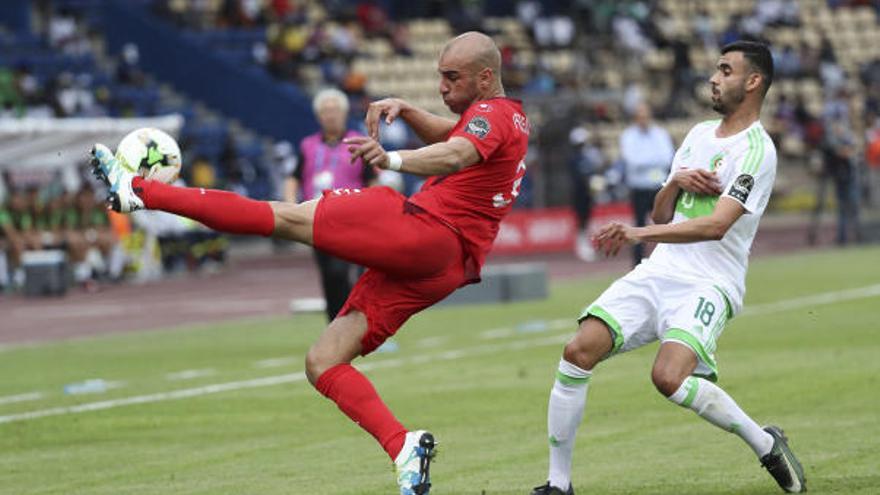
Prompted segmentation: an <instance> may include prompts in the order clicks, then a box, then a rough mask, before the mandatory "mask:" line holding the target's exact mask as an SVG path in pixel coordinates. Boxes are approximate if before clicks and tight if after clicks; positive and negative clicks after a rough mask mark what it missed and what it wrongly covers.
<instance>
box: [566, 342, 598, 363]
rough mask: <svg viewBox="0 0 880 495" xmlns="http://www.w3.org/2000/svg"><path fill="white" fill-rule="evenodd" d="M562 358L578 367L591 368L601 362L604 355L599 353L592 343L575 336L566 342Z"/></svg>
mask: <svg viewBox="0 0 880 495" xmlns="http://www.w3.org/2000/svg"><path fill="white" fill-rule="evenodd" d="M562 358H563V359H565V360H566V361H568V362H569V363H571V364H573V365H575V366H577V367H578V368H581V369H585V370H591V369H593V367H594V366H596V364H598V363H599V360H600V359H601V358H602V356H601V355H597V353H596V352H595V350H594V349H592V347H591V346H590V345H588V344H584V343H583V342H580V341H578V339H577V338H574V339H571V340H570V341H569V342H568V343H567V344H565V349H563V350H562Z"/></svg>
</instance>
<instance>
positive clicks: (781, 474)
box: [761, 426, 807, 493]
mask: <svg viewBox="0 0 880 495" xmlns="http://www.w3.org/2000/svg"><path fill="white" fill-rule="evenodd" d="M764 431H766V432H767V433H769V434H770V435H772V436H773V448H772V449H771V450H770V453H769V454H767V455H765V456H764V457H761V466H763V467H764V469H766V470H767V471H768V472H769V473H770V474H771V475H772V476H773V479H775V480H776V482H777V483H779V486H780V488H782V489H783V490H785V491H786V492H788V493H802V492H805V491H807V479H806V478H805V477H804V468H803V467H802V466H801V463H800V461H798V459H797V457H795V455H794V452H792V451H791V448H789V446H788V438H787V437H786V436H785V433H784V432H783V431H782V428H779V427H778V426H766V427H764Z"/></svg>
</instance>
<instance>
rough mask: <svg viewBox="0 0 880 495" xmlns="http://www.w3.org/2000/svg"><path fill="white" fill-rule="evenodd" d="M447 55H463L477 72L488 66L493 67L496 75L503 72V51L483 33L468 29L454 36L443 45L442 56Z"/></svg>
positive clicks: (469, 66)
mask: <svg viewBox="0 0 880 495" xmlns="http://www.w3.org/2000/svg"><path fill="white" fill-rule="evenodd" d="M446 55H450V56H454V57H455V58H459V57H461V59H462V61H463V62H465V64H466V65H467V66H468V68H469V69H471V70H472V71H473V72H475V73H476V72H479V71H481V70H483V69H486V68H488V69H492V73H493V74H495V76H496V77H498V76H499V75H500V74H501V52H500V51H499V50H498V47H497V46H496V45H495V42H494V41H492V38H490V37H488V36H486V35H485V34H483V33H479V32H477V31H468V32H467V33H464V34H460V35H458V36H456V37H455V38H452V40H450V41H449V43H446V46H445V47H443V53H441V55H440V56H441V57H444V56H446Z"/></svg>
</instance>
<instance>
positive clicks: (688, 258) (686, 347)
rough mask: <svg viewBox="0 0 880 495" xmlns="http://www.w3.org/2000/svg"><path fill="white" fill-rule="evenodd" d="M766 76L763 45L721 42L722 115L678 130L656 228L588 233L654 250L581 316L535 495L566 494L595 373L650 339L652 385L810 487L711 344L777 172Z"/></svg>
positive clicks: (737, 295)
mask: <svg viewBox="0 0 880 495" xmlns="http://www.w3.org/2000/svg"><path fill="white" fill-rule="evenodd" d="M772 79H773V61H772V58H771V56H770V53H769V51H768V49H767V47H766V45H763V44H760V43H755V42H747V41H738V42H734V43H731V44H729V45H726V46H725V47H723V48H722V50H721V57H720V59H719V60H718V63H717V65H716V69H715V72H714V74H713V75H712V77H711V79H710V80H709V83H710V85H711V88H712V103H713V109H714V110H716V111H717V112H718V113H720V114H721V115H722V118H721V119H720V120H711V121H707V122H702V123H700V124H697V125H696V126H694V127H693V128H692V129H691V130H690V132H689V133H688V135H687V137H685V139H684V142H683V143H682V144H681V147H680V148H679V149H678V151H677V152H676V154H675V157H674V158H673V162H672V168H671V171H670V174H669V177H668V178H667V180H666V183H665V184H664V186H663V188H662V189H661V190H660V192H659V193H658V194H657V197H656V199H655V202H654V211H653V214H652V216H653V220H654V223H655V225H649V226H646V227H630V226H627V225H623V224H620V223H612V224H610V225H607V226H605V227H603V228H602V229H601V230H600V231H599V232H598V233H597V234H596V236H595V237H594V241H595V242H596V243H597V245H598V246H599V248H600V249H601V250H602V251H604V252H605V253H606V254H611V255H613V254H616V253H617V252H618V251H619V250H620V248H621V247H623V246H625V245H629V244H632V243H637V242H643V241H653V242H657V243H659V245H658V246H657V248H656V249H655V250H654V252H653V254H651V256H650V257H649V258H647V259H646V260H644V261H642V263H640V264H639V265H638V266H636V268H635V269H633V270H632V271H631V272H629V273H628V274H627V275H626V276H624V277H623V278H620V279H618V280H617V281H615V282H614V283H613V284H612V285H611V287H609V288H608V289H607V290H606V291H605V292H604V293H602V295H600V296H599V298H598V299H597V300H596V301H594V302H593V303H592V304H590V305H589V306H587V308H586V309H585V310H584V312H583V314H582V315H581V316H580V318H579V320H578V321H579V324H580V326H579V328H578V332H577V334H575V336H574V337H573V338H572V339H571V341H569V342H568V344H566V346H565V350H564V352H563V356H562V360H560V362H559V368H558V370H557V372H556V380H555V382H554V384H553V389H552V391H551V393H550V404H549V410H548V414H547V416H548V417H547V425H548V433H549V438H550V467H549V475H548V480H547V483H546V484H544V485H542V486H539V487H536V488H534V489H533V491H532V495H554V494H556V495H566V494H573V493H574V489H573V488H572V486H571V461H572V451H573V449H574V440H575V434H576V432H577V428H578V426H579V424H580V422H581V418H582V417H583V411H584V406H585V405H586V398H587V388H588V386H589V382H590V377H591V376H592V373H593V368H594V367H595V366H596V365H597V364H598V363H599V362H600V361H602V360H604V359H607V358H609V357H611V356H614V355H616V354H620V353H623V352H627V351H630V350H633V349H636V348H638V347H641V346H643V345H645V344H648V343H651V342H654V341H656V340H659V341H660V350H659V351H658V353H657V357H656V360H655V361H654V367H653V369H652V371H651V378H652V380H653V382H654V385H655V386H656V387H657V390H658V391H659V392H660V393H662V394H663V395H664V396H665V397H667V398H668V399H669V400H670V401H672V402H674V403H675V404H678V405H680V406H682V407H686V408H688V409H691V410H693V411H694V412H696V413H697V414H698V415H699V416H700V417H702V418H703V419H705V420H707V421H709V422H710V423H712V424H713V425H715V426H717V427H719V428H722V429H724V430H726V431H729V432H731V433H734V434H736V435H737V436H739V437H740V438H742V439H743V440H744V441H745V442H746V443H747V444H748V445H749V447H751V448H752V450H753V451H754V452H755V454H756V455H757V457H758V459H759V460H760V463H761V465H762V466H763V467H764V468H766V469H767V470H768V471H769V472H770V474H771V475H772V476H773V478H775V479H776V481H777V483H779V486H780V487H782V489H783V490H785V491H786V492H792V493H799V492H803V491H806V485H805V479H804V474H803V469H802V467H801V465H800V463H799V462H798V460H797V458H796V457H795V456H794V454H793V453H792V451H791V449H790V448H789V447H788V442H787V439H786V437H785V436H784V434H783V432H782V430H781V429H780V428H778V427H775V426H768V427H765V428H761V427H760V426H758V424H757V423H755V421H754V420H752V418H750V417H749V416H748V415H746V413H745V412H743V410H742V409H740V407H739V406H738V405H737V404H736V402H734V400H733V399H732V398H731V397H730V396H729V395H728V394H727V393H726V392H725V391H724V390H723V389H721V388H720V387H718V386H717V385H715V383H714V382H715V379H716V378H717V373H718V369H717V366H716V363H715V355H714V352H715V347H716V343H717V340H718V337H719V336H720V335H721V332H722V331H723V330H724V326H725V324H726V322H727V321H728V320H729V319H730V318H732V317H733V316H734V315H736V314H737V313H738V312H739V311H740V310H741V309H742V300H743V295H744V293H745V277H746V269H747V267H748V255H749V249H750V247H751V244H752V240H753V239H754V237H755V232H756V231H757V228H758V221H759V220H760V218H761V214H763V213H764V209H765V208H766V207H767V201H768V199H769V198H770V193H771V191H772V189H773V180H774V178H775V176H776V149H775V148H774V146H773V142H772V141H771V139H770V137H769V136H768V135H767V132H766V131H765V130H764V127H763V126H762V125H761V122H760V121H759V116H760V111H761V105H762V103H763V101H764V96H765V95H766V93H767V90H768V89H769V87H770V84H771V82H772Z"/></svg>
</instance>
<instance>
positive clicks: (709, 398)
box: [669, 376, 773, 458]
mask: <svg viewBox="0 0 880 495" xmlns="http://www.w3.org/2000/svg"><path fill="white" fill-rule="evenodd" d="M669 400H671V401H672V402H675V403H676V404H678V405H680V406H682V407H687V408H688V409H691V410H693V411H694V412H696V413H697V414H699V415H700V417H702V418H703V419H705V420H706V421H708V422H710V423H712V424H713V425H715V426H717V427H719V428H721V429H723V430H725V431H729V432H731V433H736V434H737V435H739V437H740V438H742V439H743V440H745V442H746V443H747V444H749V447H751V448H752V450H754V451H755V454H757V455H758V457H759V458H760V457H763V456H765V455H766V454H768V453H770V449H772V448H773V437H772V436H771V435H770V434H769V433H767V432H766V431H764V430H763V429H761V427H760V426H758V424H757V423H755V422H754V420H752V418H750V417H749V416H748V415H747V414H746V413H745V412H743V410H742V409H740V407H739V406H738V405H737V404H736V402H735V401H734V400H733V399H732V398H731V397H730V396H729V395H727V392H725V391H724V390H722V389H721V387H719V386H717V385H715V384H714V383H712V382H710V381H709V380H705V379H703V378H698V377H696V376H690V377H688V378H687V379H685V381H684V382H683V383H682V384H681V387H679V388H678V390H676V391H675V393H674V394H672V395H671V396H670V397H669Z"/></svg>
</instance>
